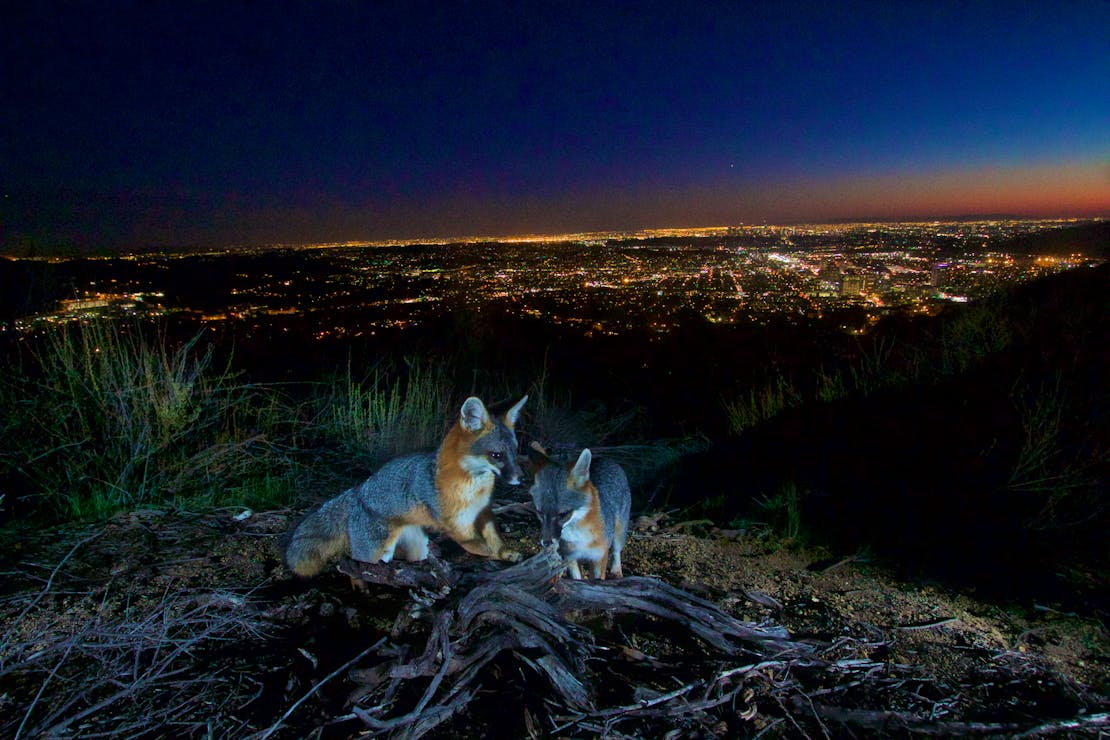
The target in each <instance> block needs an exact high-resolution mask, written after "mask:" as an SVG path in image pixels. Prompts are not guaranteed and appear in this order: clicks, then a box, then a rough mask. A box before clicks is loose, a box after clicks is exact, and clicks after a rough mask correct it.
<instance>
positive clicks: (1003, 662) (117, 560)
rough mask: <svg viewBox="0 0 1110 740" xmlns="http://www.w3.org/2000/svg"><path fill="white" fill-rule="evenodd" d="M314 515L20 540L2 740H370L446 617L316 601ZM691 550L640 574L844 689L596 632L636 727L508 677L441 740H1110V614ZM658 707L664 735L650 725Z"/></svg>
mask: <svg viewBox="0 0 1110 740" xmlns="http://www.w3.org/2000/svg"><path fill="white" fill-rule="evenodd" d="M292 516H294V514H293V513H291V512H284V511H283V512H265V513H249V515H248V513H247V512H238V511H218V512H214V513H209V514H204V515H199V514H190V513H182V512H164V511H143V512H136V513H131V514H126V515H120V516H118V517H116V518H114V519H112V520H110V521H109V522H107V523H103V524H99V525H96V526H88V527H83V528H80V529H70V530H66V531H57V532H49V533H35V534H31V533H26V532H25V533H19V532H17V531H9V532H7V533H5V534H4V536H3V540H2V541H0V546H2V547H3V548H4V551H5V552H6V553H7V556H8V557H7V567H6V568H5V569H4V573H3V581H2V584H3V587H2V595H0V599H2V600H0V620H2V623H3V624H4V632H3V642H2V644H0V735H2V736H6V737H40V736H67V737H70V736H72V737H96V736H104V735H112V736H115V737H120V736H128V737H171V736H172V737H179V736H206V737H247V736H255V737H270V736H274V737H349V736H354V735H356V734H359V733H360V732H365V731H366V725H364V724H363V723H361V722H360V721H359V716H358V714H357V712H354V711H353V709H352V707H353V706H354V705H356V704H357V696H355V695H354V694H356V693H357V691H356V690H357V688H358V686H359V679H358V676H359V675H363V676H365V675H366V674H367V673H372V672H373V671H374V670H375V669H374V666H375V665H377V664H381V663H383V661H384V660H385V659H386V657H388V656H389V655H391V654H396V653H398V652H403V651H404V650H405V649H406V648H404V647H403V646H400V645H398V644H395V643H394V642H391V636H392V639H393V640H395V641H397V642H400V635H402V634H406V632H405V630H406V629H409V627H411V624H412V623H414V622H415V623H417V624H419V623H421V622H422V621H428V620H430V619H431V614H430V613H424V614H420V613H419V612H420V608H419V606H418V605H416V606H414V604H413V602H412V600H411V599H410V595H409V594H408V593H407V592H406V591H405V590H403V589H390V588H385V587H371V588H370V590H369V591H368V592H367V593H359V592H356V591H354V590H352V589H351V587H350V582H349V580H348V579H347V577H345V576H343V575H341V574H339V573H328V574H325V575H323V576H320V577H318V578H316V579H312V580H308V581H304V580H298V579H294V578H293V577H292V576H291V574H290V573H289V572H288V571H287V570H286V569H285V567H284V566H283V565H282V564H281V562H280V557H279V552H278V546H277V541H278V538H279V536H280V535H281V534H282V533H283V532H284V531H285V530H286V528H287V527H288V525H289V521H290V518H291V517H292ZM529 516H530V515H528V514H527V513H526V512H520V511H517V512H514V513H508V514H505V515H503V516H502V523H503V528H504V529H505V530H506V539H508V540H510V541H512V542H515V543H516V545H517V546H518V547H519V549H521V551H523V552H525V553H526V554H527V553H532V552H536V551H537V550H538V545H537V543H536V541H535V537H536V531H535V527H533V522H532V519H530V518H529ZM689 530H690V527H688V526H685V525H683V524H682V523H680V522H671V521H668V520H667V519H666V518H665V517H663V518H660V517H654V518H646V517H645V518H641V519H640V521H639V527H638V528H637V529H636V531H635V532H634V533H633V534H632V536H631V538H630V541H629V543H628V545H627V548H626V550H625V553H626V554H625V559H624V564H625V573H626V575H635V576H653V577H657V578H659V579H662V580H663V581H665V582H667V583H669V584H671V585H672V586H677V587H679V588H681V589H683V590H684V591H687V592H689V593H691V594H693V595H695V596H697V597H700V598H701V599H704V600H705V601H707V602H709V603H710V604H711V605H712V606H714V607H716V608H719V609H720V610H721V611H722V612H724V613H725V614H727V615H730V616H731V617H735V618H736V619H738V620H742V621H744V622H747V623H752V624H755V625H762V626H769V627H775V626H781V627H784V628H785V629H786V630H787V631H788V632H789V633H790V637H791V638H792V639H793V640H796V641H799V642H803V643H812V644H813V645H814V646H817V649H818V652H819V653H820V655H821V656H822V660H825V661H833V662H834V663H835V664H836V665H838V666H841V667H843V671H842V672H843V674H844V677H843V680H842V681H831V682H830V681H828V680H826V681H825V683H823V684H821V685H820V686H818V685H816V684H813V683H809V684H804V683H803V684H797V687H796V688H792V689H791V690H792V691H793V694H794V696H793V700H794V704H790V705H788V703H786V702H784V701H783V700H782V699H781V697H782V696H783V694H782V691H781V690H782V689H783V687H786V686H787V685H788V684H790V685H793V684H791V683H790V682H792V681H793V680H794V676H795V674H799V673H800V671H799V669H797V668H796V667H792V666H790V665H788V664H787V665H783V664H781V661H780V662H779V664H775V665H772V663H774V661H768V662H767V663H766V665H765V666H764V667H762V668H758V670H756V667H758V666H756V667H752V666H748V667H747V668H745V669H744V672H743V673H742V676H743V680H742V681H740V682H739V683H737V681H736V678H735V676H740V675H741V673H734V674H733V675H734V678H731V679H725V678H721V677H722V676H724V675H725V674H726V673H728V672H729V671H730V670H731V671H734V672H735V671H737V667H738V666H742V665H743V664H744V663H745V662H746V661H747V662H751V661H750V660H747V659H745V658H737V657H735V656H732V657H729V656H722V655H720V654H718V653H715V652H714V651H713V650H709V649H707V648H705V646H704V645H701V644H700V643H699V641H698V640H697V639H694V638H691V637H690V636H689V635H683V634H681V632H682V628H681V625H669V626H661V625H660V624H659V623H658V622H659V620H652V619H648V618H646V617H644V618H638V617H636V616H635V615H633V616H631V617H630V616H627V615H625V616H624V617H621V618H619V619H616V618H609V619H607V618H605V617H604V615H601V616H600V617H598V616H597V615H594V616H592V617H591V616H589V615H585V616H584V617H583V618H582V619H581V620H580V621H581V623H582V624H584V625H586V626H587V627H589V629H591V630H592V631H593V632H594V634H595V636H596V643H597V645H598V646H600V647H598V648H597V650H599V651H601V652H599V653H596V655H601V656H605V657H604V659H593V660H591V662H590V663H589V674H590V676H589V677H590V678H591V680H592V682H593V684H594V685H595V686H598V687H600V689H599V692H598V695H597V701H598V702H600V703H601V704H605V705H606V706H608V707H609V708H610V709H611V710H612V711H610V712H609V713H608V714H606V713H604V712H602V711H597V712H595V713H594V714H593V715H591V717H593V719H591V720H590V721H593V722H595V724H589V723H588V722H587V721H586V719H584V718H583V717H584V716H585V715H584V714H582V713H580V714H579V715H574V716H573V717H572V719H571V720H567V721H566V722H562V723H560V722H558V721H556V720H555V719H552V718H554V717H559V716H561V717H563V718H564V719H565V718H566V717H568V716H571V715H570V714H568V712H567V711H566V710H565V708H560V707H556V706H554V702H553V701H549V700H546V699H545V698H544V697H543V696H542V695H540V694H539V692H542V691H543V689H544V687H543V684H542V682H540V683H537V681H536V679H535V677H534V676H533V677H531V678H528V676H526V675H525V674H527V673H528V672H527V671H526V670H524V669H522V668H521V667H520V666H519V665H517V664H515V663H513V661H512V660H511V659H510V658H509V657H506V658H505V659H498V660H497V661H495V662H493V663H491V664H489V665H488V666H487V667H486V668H485V669H484V671H485V673H484V675H483V676H481V677H480V679H481V685H482V690H481V691H480V692H479V695H478V696H477V697H476V699H475V701H474V702H473V703H472V704H471V705H470V706H469V708H467V709H466V710H465V711H461V712H460V713H459V714H458V715H457V716H455V717H452V718H450V719H447V720H445V721H444V722H443V723H442V724H439V725H438V726H437V727H436V728H435V729H434V730H432V731H431V735H433V736H434V735H439V736H449V737H489V736H491V735H498V736H500V735H504V734H507V735H515V736H518V737H519V736H529V735H531V736H537V737H540V736H579V737H580V736H591V735H600V734H605V735H609V736H636V735H639V736H643V735H649V736H663V735H668V734H669V735H670V736H672V737H737V736H756V735H760V734H763V735H765V736H769V737H803V736H822V735H825V736H830V737H840V736H856V735H860V734H868V735H874V734H880V735H889V736H899V737H901V736H906V735H908V734H913V733H915V732H921V733H926V734H974V735H1006V736H1018V735H1020V734H1021V733H1022V732H1025V733H1029V734H1027V736H1045V735H1052V734H1062V735H1066V736H1084V737H1086V736H1090V737H1095V736H1103V734H1105V733H1110V719H1108V717H1107V713H1108V712H1110V700H1108V698H1107V695H1108V689H1110V639H1108V636H1110V635H1108V631H1107V627H1106V624H1105V616H1106V615H1104V614H1093V615H1075V614H1068V613H1062V612H1060V611H1056V610H1054V609H1052V608H1051V606H1050V605H1036V604H1029V603H1026V604H997V603H986V602H984V601H980V600H977V599H976V598H974V596H973V595H969V594H966V593H959V592H955V591H953V590H950V589H948V588H946V587H944V586H942V585H940V584H936V583H907V582H900V581H898V580H896V579H894V578H893V577H892V576H891V575H890V572H889V571H888V570H886V569H884V568H883V567H882V566H881V565H879V564H874V563H868V562H863V561H861V560H858V559H846V560H837V559H833V558H830V557H829V556H828V553H825V552H821V551H813V550H805V549H785V548H782V547H777V546H774V545H772V544H770V543H766V542H760V541H755V540H752V539H749V538H746V537H744V536H743V535H738V533H732V532H729V533H721V532H713V531H708V532H703V533H701V534H699V535H697V536H695V535H694V534H690V533H688V531H689ZM433 609H434V607H433ZM403 628H404V629H403ZM408 634H411V629H409V632H408ZM371 648H373V649H371ZM390 650H392V651H393V653H390V652H389V651H390ZM360 656H361V657H360ZM837 661H838V662H837ZM749 669H750V670H749ZM360 671H361V672H362V673H361V674H360ZM699 672H700V673H699ZM823 675H826V676H827V675H830V674H828V673H826V674H823ZM706 676H710V677H711V678H712V680H709V679H707V678H706ZM823 680H824V679H823ZM730 681H732V683H731V684H730V683H729V682H730ZM699 682H700V683H699ZM876 682H879V683H881V688H882V690H881V691H880V690H878V689H876V688H874V686H878V685H879V684H878V683H876ZM711 685H712V688H713V690H714V691H716V692H718V693H719V695H720V696H721V697H724V698H722V699H720V701H718V702H717V703H716V704H714V703H713V702H710V701H708V699H705V700H703V701H702V703H701V705H700V708H698V707H696V706H693V705H694V704H697V702H694V701H693V699H692V697H693V696H694V694H695V693H696V692H695V689H698V690H701V689H703V688H704V690H705V692H706V695H707V696H708V692H709V688H710V686H711ZM728 686H731V688H727V687H728ZM722 687H726V688H722ZM776 691H777V692H778V693H776ZM668 692H673V693H675V694H676V696H675V697H673V698H670V699H668V698H667V697H668V695H669V694H668ZM721 692H723V693H721ZM403 699H404V697H403V696H397V697H391V701H397V702H398V703H401V702H402V700H403ZM725 699H729V701H725ZM664 700H666V701H664ZM807 702H808V703H809V704H810V705H811V708H812V709H811V710H810V709H807V708H806V707H804V706H801V705H802V704H806V703H807ZM636 706H639V707H641V708H644V709H645V712H644V714H643V715H642V718H641V719H636V716H635V715H636V712H635V711H634V710H632V709H629V707H633V708H634V707H636ZM648 706H651V707H654V708H655V709H661V708H664V707H667V708H668V709H667V711H668V712H670V715H669V717H670V719H668V716H667V715H661V714H659V713H658V712H657V713H656V714H655V715H653V717H652V719H651V723H649V724H637V722H648V720H647V719H646V717H647V716H648V715H647V713H646V708H647V707H648ZM621 707H623V708H624V709H623V710H621V709H620V708H621ZM364 709H365V707H364ZM360 711H361V710H360ZM622 712H623V714H622ZM574 717H577V719H574ZM908 720H912V721H908ZM575 722H578V724H574V723H575ZM622 722H623V724H622ZM590 728H594V731H591V730H590ZM410 730H411V728H410Z"/></svg>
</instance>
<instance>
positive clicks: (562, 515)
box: [559, 509, 571, 519]
mask: <svg viewBox="0 0 1110 740" xmlns="http://www.w3.org/2000/svg"><path fill="white" fill-rule="evenodd" d="M570 515H571V510H570V509H567V510H566V511H560V512H559V518H560V519H570Z"/></svg>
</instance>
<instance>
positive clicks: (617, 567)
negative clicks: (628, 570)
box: [609, 542, 624, 578]
mask: <svg viewBox="0 0 1110 740" xmlns="http://www.w3.org/2000/svg"><path fill="white" fill-rule="evenodd" d="M609 575H611V576H614V577H616V578H624V570H623V569H622V568H621V548H620V546H619V545H618V544H617V543H615V542H614V543H613V559H612V563H611V564H610V565H609Z"/></svg>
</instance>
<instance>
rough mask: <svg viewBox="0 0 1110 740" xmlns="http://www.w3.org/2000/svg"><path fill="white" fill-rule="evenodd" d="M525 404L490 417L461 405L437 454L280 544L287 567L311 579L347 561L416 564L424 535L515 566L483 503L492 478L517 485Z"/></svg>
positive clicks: (474, 403) (386, 471)
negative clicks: (518, 428) (336, 561)
mask: <svg viewBox="0 0 1110 740" xmlns="http://www.w3.org/2000/svg"><path fill="white" fill-rule="evenodd" d="M527 400H528V396H525V397H524V398H522V399H520V401H518V402H517V403H516V404H515V405H514V406H513V407H512V408H510V409H509V410H508V411H506V412H505V413H504V414H503V415H502V416H500V417H494V416H491V415H490V413H489V412H488V411H487V410H486V407H485V406H484V405H483V404H482V402H481V401H480V400H479V399H478V398H475V397H474V396H471V397H470V398H468V399H466V401H465V402H464V403H463V405H462V409H461V410H460V412H459V419H458V421H457V422H456V423H454V424H452V425H451V429H450V431H448V432H447V435H446V437H444V440H443V444H441V445H440V448H439V451H438V452H418V453H413V454H409V455H403V456H401V457H397V458H394V459H392V460H390V461H389V462H387V463H386V464H385V465H383V466H382V467H381V468H380V469H379V470H378V471H377V472H376V473H374V474H373V475H372V476H370V477H369V478H367V479H366V480H365V481H363V482H362V483H361V484H359V485H357V486H355V487H354V488H350V489H348V490H346V491H344V492H343V493H341V494H339V495H338V496H336V497H335V498H332V499H330V500H328V501H325V502H324V503H323V504H322V505H321V506H320V507H319V508H318V509H316V510H315V511H313V512H312V513H310V514H309V515H308V516H306V517H305V518H304V519H303V520H301V522H300V523H299V524H297V525H296V526H295V527H294V528H293V529H292V530H291V531H290V532H289V534H288V535H287V536H286V537H287V539H286V543H285V563H286V565H288V566H289V569H290V570H292V571H293V572H294V573H296V574H297V575H300V576H312V575H316V574H317V573H319V572H320V571H321V570H323V568H324V565H325V564H326V563H327V562H328V561H329V560H331V559H332V558H334V557H336V556H339V555H343V554H347V553H349V554H350V556H351V557H352V558H354V559H355V560H359V561H363V562H368V563H376V562H379V561H380V562H383V563H387V562H389V561H390V560H392V559H393V558H394V556H399V557H402V558H404V559H406V560H423V559H424V558H426V557H428V535H427V534H426V533H425V530H426V529H427V530H433V531H440V532H444V533H446V534H447V536H448V537H450V538H451V539H453V540H454V541H455V542H458V543H459V544H460V545H462V547H463V548H464V549H465V550H466V551H467V552H471V553H473V554H475V555H482V556H484V557H491V558H498V559H500V560H509V561H513V562H515V561H517V560H520V553H517V552H514V551H513V550H510V549H508V548H506V547H505V544H504V543H503V542H502V541H501V536H500V534H499V533H498V531H497V525H496V523H495V522H494V519H493V512H492V511H491V510H490V495H491V493H492V492H493V483H494V479H495V477H497V476H500V477H502V478H504V479H505V480H506V481H507V482H508V483H509V484H511V485H517V484H519V483H520V475H521V470H520V465H519V463H518V461H517V441H516V434H515V433H514V431H513V428H514V426H515V424H516V421H517V417H518V416H519V415H520V409H521V407H522V406H524V402H525V401H527Z"/></svg>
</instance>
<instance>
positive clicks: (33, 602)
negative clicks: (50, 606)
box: [12, 531, 104, 624]
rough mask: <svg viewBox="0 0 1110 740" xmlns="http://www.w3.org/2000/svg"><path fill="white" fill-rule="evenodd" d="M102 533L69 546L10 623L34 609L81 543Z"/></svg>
mask: <svg viewBox="0 0 1110 740" xmlns="http://www.w3.org/2000/svg"><path fill="white" fill-rule="evenodd" d="M102 534H104V532H103V531H101V532H97V533H95V534H91V535H89V536H88V537H86V538H85V539H83V540H81V541H80V542H78V543H77V544H76V545H74V546H73V547H71V548H70V549H69V552H67V553H66V556H65V557H64V558H62V559H61V561H60V562H59V563H58V564H57V565H56V566H54V570H53V571H51V573H50V578H48V579H46V585H45V586H43V587H42V590H41V591H39V592H38V594H36V595H35V598H34V599H32V600H31V603H30V604H28V605H27V606H26V607H25V608H24V609H23V611H22V612H20V613H19V616H18V617H16V618H15V621H14V622H13V623H12V624H19V623H20V622H22V621H23V618H24V617H26V616H27V613H28V612H30V611H31V610H32V609H34V608H35V605H36V604H38V603H39V602H40V601H42V597H44V596H46V594H47V593H48V592H49V591H50V587H51V586H52V585H53V584H54V577H55V576H57V575H58V571H60V570H61V569H62V566H63V565H65V564H66V561H67V560H69V559H70V557H72V556H73V553H75V552H77V549H78V548H79V547H81V545H84V544H87V543H89V542H92V541H93V540H95V539H96V538H97V537H99V536H100V535H102Z"/></svg>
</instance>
